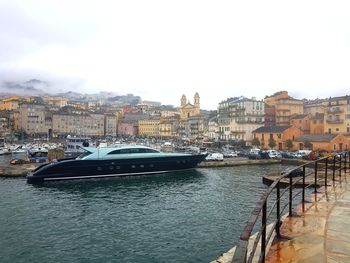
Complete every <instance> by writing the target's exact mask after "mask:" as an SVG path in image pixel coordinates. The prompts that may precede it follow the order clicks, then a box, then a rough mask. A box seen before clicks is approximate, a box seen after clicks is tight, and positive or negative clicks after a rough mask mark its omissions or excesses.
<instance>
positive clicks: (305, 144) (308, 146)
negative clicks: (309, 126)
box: [304, 141, 312, 149]
mask: <svg viewBox="0 0 350 263" xmlns="http://www.w3.org/2000/svg"><path fill="white" fill-rule="evenodd" d="M304 147H305V148H307V149H312V143H311V142H309V141H305V142H304Z"/></svg>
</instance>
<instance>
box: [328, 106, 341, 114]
mask: <svg viewBox="0 0 350 263" xmlns="http://www.w3.org/2000/svg"><path fill="white" fill-rule="evenodd" d="M343 112H344V110H343V109H342V108H340V107H328V108H327V113H328V114H336V113H343Z"/></svg>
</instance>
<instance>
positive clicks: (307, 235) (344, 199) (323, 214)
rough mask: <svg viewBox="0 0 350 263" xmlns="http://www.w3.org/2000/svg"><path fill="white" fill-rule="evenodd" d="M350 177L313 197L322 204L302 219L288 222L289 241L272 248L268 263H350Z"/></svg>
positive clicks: (285, 224)
mask: <svg viewBox="0 0 350 263" xmlns="http://www.w3.org/2000/svg"><path fill="white" fill-rule="evenodd" d="M349 175H350V174H349V173H347V177H345V178H344V176H343V181H342V182H339V181H337V182H335V187H333V186H330V187H327V190H326V191H324V192H323V193H322V194H317V195H316V196H313V197H312V198H314V199H315V198H317V199H319V200H318V202H314V203H310V204H309V206H308V207H307V208H305V212H304V213H300V216H295V217H288V218H287V219H285V220H284V222H283V225H282V227H281V234H282V235H283V236H285V237H287V238H286V239H282V240H279V241H278V242H275V243H274V244H273V245H272V246H271V248H270V251H269V253H268V255H267V259H266V262H274V263H275V262H289V263H292V262H293V263H294V262H307V263H313V262H315V263H316V262H317V263H320V262H332V263H333V262H350V177H349ZM347 179H349V181H347ZM298 214H299V213H298Z"/></svg>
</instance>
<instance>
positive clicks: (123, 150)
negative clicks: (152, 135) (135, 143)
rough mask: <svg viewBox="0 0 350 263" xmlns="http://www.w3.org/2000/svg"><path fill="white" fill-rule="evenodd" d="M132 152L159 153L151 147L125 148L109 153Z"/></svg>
mask: <svg viewBox="0 0 350 263" xmlns="http://www.w3.org/2000/svg"><path fill="white" fill-rule="evenodd" d="M130 153H159V151H157V150H153V149H149V148H125V149H119V150H114V151H111V152H109V153H108V154H130Z"/></svg>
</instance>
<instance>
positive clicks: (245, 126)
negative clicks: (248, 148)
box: [218, 97, 265, 144]
mask: <svg viewBox="0 0 350 263" xmlns="http://www.w3.org/2000/svg"><path fill="white" fill-rule="evenodd" d="M264 112H265V104H264V102H263V101H259V100H256V99H255V98H251V99H248V98H246V97H236V98H230V99H227V100H225V101H223V102H221V103H219V107H218V125H219V137H220V139H221V140H244V141H246V142H247V143H248V144H250V143H251V141H252V139H253V136H252V131H254V130H256V129H257V128H259V127H261V126H263V125H264Z"/></svg>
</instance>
